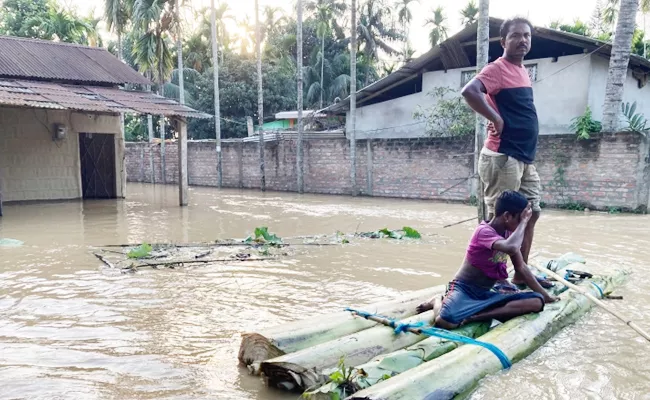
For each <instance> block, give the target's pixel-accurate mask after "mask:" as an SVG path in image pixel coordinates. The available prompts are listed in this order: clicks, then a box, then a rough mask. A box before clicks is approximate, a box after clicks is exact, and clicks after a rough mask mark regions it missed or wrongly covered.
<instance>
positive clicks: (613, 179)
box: [126, 133, 650, 210]
mask: <svg viewBox="0 0 650 400" xmlns="http://www.w3.org/2000/svg"><path fill="white" fill-rule="evenodd" d="M304 143H305V147H304V161H305V164H304V165H305V177H304V179H305V192H307V193H323V194H339V195H341V194H343V195H345V194H351V185H350V179H349V176H350V162H349V153H350V152H349V141H347V140H346V139H343V138H341V139H309V140H306V141H305V142H304ZM257 146H258V143H257V142H245V143H244V142H224V143H223V144H222V151H223V185H224V187H227V188H247V189H255V188H259V187H260V175H261V174H260V169H259V153H258V147H257ZM265 146H266V147H265V155H266V185H267V189H268V190H275V191H296V190H297V178H296V142H295V141H294V140H280V141H271V142H266V143H265ZM160 147H161V146H160V144H153V145H150V144H148V143H142V142H140V143H127V145H126V164H127V177H128V180H129V182H151V175H152V174H151V166H150V165H151V156H152V155H153V165H154V170H155V174H154V175H155V182H156V183H162V180H161V178H162V175H161V151H160V150H161V149H160ZM472 151H473V143H472V141H471V140H468V139H446V138H445V139H442V138H420V139H381V140H379V139H378V140H372V141H370V153H371V154H370V157H368V143H367V141H366V140H359V141H358V142H357V186H358V188H359V190H360V194H362V195H370V196H378V197H395V198H414V199H431V200H442V201H468V200H470V198H471V196H472V186H473V185H472V179H471V176H472V175H473V170H474V160H473V155H472V154H471V153H472ZM648 154H649V151H648V141H647V140H645V139H644V138H643V136H641V135H638V134H634V133H618V134H602V135H596V136H594V137H593V138H592V139H589V140H580V141H578V140H576V139H575V137H574V136H573V135H544V136H540V141H539V147H538V153H537V161H536V167H537V169H538V171H539V174H540V177H541V179H542V201H543V202H544V203H546V204H547V205H549V206H566V205H568V204H582V205H585V206H588V207H590V208H593V209H607V208H608V207H618V208H621V209H624V210H637V209H638V210H645V208H646V207H647V204H648V191H649V189H648V188H649V186H650V167H649V165H648ZM165 159H166V162H165V170H166V171H165V172H166V173H165V177H166V180H165V182H166V183H175V182H176V179H177V176H178V158H177V152H176V145H175V144H174V143H168V144H167V145H166V148H165ZM368 163H370V168H368ZM188 174H189V183H190V185H197V186H216V185H217V168H216V150H215V144H214V142H205V141H203V142H189V143H188ZM368 175H370V185H368V179H367V178H368ZM468 178H469V179H468Z"/></svg>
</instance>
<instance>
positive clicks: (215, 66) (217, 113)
mask: <svg viewBox="0 0 650 400" xmlns="http://www.w3.org/2000/svg"><path fill="white" fill-rule="evenodd" d="M222 7H223V5H220V8H222ZM226 7H227V6H226ZM226 10H227V8H226V9H223V10H222V12H221V15H220V16H221V19H222V20H223V18H224V14H225V11H226ZM210 16H211V18H210V26H211V28H212V29H211V34H210V42H211V43H212V77H213V81H214V133H215V137H216V139H217V183H218V186H219V188H220V189H221V187H222V186H223V171H222V168H223V164H222V154H221V104H220V99H219V60H218V58H219V29H218V28H219V25H218V24H217V9H216V8H215V6H214V0H210ZM222 23H223V22H222ZM222 28H223V27H222ZM222 32H225V29H223V30H222Z"/></svg>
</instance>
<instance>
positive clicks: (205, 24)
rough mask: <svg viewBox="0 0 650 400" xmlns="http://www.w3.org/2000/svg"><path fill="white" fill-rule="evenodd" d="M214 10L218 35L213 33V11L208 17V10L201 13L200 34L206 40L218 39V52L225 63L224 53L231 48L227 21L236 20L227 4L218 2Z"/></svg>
mask: <svg viewBox="0 0 650 400" xmlns="http://www.w3.org/2000/svg"><path fill="white" fill-rule="evenodd" d="M213 10H214V14H215V16H214V19H215V23H216V34H215V33H212V11H210V14H209V15H210V16H209V17H208V10H206V9H203V10H201V11H199V14H200V15H201V17H200V18H201V22H200V23H199V32H200V33H201V35H202V36H203V37H205V38H206V39H210V37H216V38H217V51H219V52H220V61H221V62H222V63H223V55H224V52H226V51H227V50H228V49H229V48H230V35H229V34H228V29H227V28H226V21H234V19H235V18H234V17H233V16H232V15H231V14H230V7H228V4H227V3H221V2H217V3H216V6H215V8H214V9H213ZM210 42H212V40H210Z"/></svg>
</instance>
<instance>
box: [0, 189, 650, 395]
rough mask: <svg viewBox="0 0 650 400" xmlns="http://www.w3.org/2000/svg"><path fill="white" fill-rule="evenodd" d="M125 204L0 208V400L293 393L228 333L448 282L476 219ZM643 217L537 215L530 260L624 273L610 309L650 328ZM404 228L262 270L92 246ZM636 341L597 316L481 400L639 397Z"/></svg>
mask: <svg viewBox="0 0 650 400" xmlns="http://www.w3.org/2000/svg"><path fill="white" fill-rule="evenodd" d="M128 196H129V197H128V199H127V200H119V201H95V202H62V203H52V204H30V205H8V206H6V208H5V211H6V213H5V214H6V216H5V217H3V218H1V219H0V237H9V238H14V239H19V240H22V241H24V242H25V246H23V247H21V248H0V348H1V349H2V350H1V351H0V387H2V390H0V398H2V399H4V398H7V399H9V398H25V399H40V398H42V399H52V398H56V397H57V396H59V397H60V398H66V399H76V398H79V399H103V398H115V399H127V398H139V399H159V398H174V399H203V398H215V399H265V400H270V399H295V398H296V397H297V396H295V395H286V394H283V393H279V392H276V391H271V390H268V389H266V388H264V387H263V386H262V384H261V382H260V381H259V380H258V379H257V378H252V377H249V376H248V375H247V374H246V372H245V371H244V370H242V369H240V368H239V367H238V365H237V363H236V352H237V348H238V345H239V332H241V331H246V330H254V329H255V328H256V327H259V326H265V325H276V324H281V323H283V322H287V321H293V320H296V319H301V318H305V317H308V316H311V315H314V314H316V313H326V312H329V311H331V310H333V309H340V308H342V307H345V306H347V305H348V304H350V303H352V302H361V301H363V302H368V301H376V300H380V299H382V298H384V297H385V296H393V295H396V294H398V293H400V292H402V291H404V290H412V289H420V288H422V287H426V286H433V285H436V284H440V283H444V282H445V281H446V280H448V279H449V278H450V276H451V275H452V274H453V273H454V271H455V270H456V268H457V266H458V265H459V263H460V261H461V258H462V255H463V252H464V248H465V245H466V243H467V240H468V238H469V235H470V233H471V229H472V226H471V225H470V224H466V225H459V226H455V227H452V228H449V229H442V226H444V225H446V224H448V223H453V222H456V221H460V220H462V219H466V218H468V217H471V216H472V215H473V214H474V210H473V209H472V208H470V207H465V206H461V205H448V204H437V203H432V202H421V201H405V200H393V199H369V198H347V197H333V196H298V195H294V194H279V193H265V194H262V193H257V192H254V191H237V190H223V191H219V190H216V189H207V188H192V189H191V191H190V196H191V197H190V206H189V207H188V208H179V207H177V205H176V204H177V201H178V196H177V192H176V190H175V188H174V187H172V186H169V187H162V186H156V187H152V186H148V185H129V187H128ZM648 222H650V218H648V217H646V216H625V215H619V216H608V215H603V214H596V213H592V214H589V215H585V214H571V213H555V212H553V213H545V215H544V218H543V219H542V220H541V221H540V224H539V230H538V236H537V237H538V239H537V241H536V251H539V252H540V253H542V254H551V255H552V254H558V253H562V252H566V251H575V252H579V253H581V254H583V255H584V256H585V257H587V259H588V260H589V261H590V263H592V265H593V266H592V267H591V268H596V269H598V268H608V267H612V266H625V267H628V268H631V269H633V270H634V272H635V275H634V279H633V280H632V281H631V282H630V283H629V284H628V285H627V286H626V288H625V291H624V292H623V294H624V296H625V301H623V302H613V303H611V304H612V306H613V307H616V308H617V309H620V310H622V311H624V312H625V313H626V314H627V315H629V316H630V317H631V318H633V319H635V320H638V321H639V323H640V325H641V326H643V327H644V328H645V329H650V323H649V322H648V320H647V319H648V315H650V301H649V300H650V295H648V293H649V292H650V290H649V289H650V284H648V282H647V280H644V279H643V278H644V277H645V276H647V275H648V272H650V269H649V268H648V266H647V261H648V260H650V249H649V248H648V246H647V226H648ZM259 225H266V226H269V227H271V229H272V231H274V232H277V233H278V234H279V235H280V236H295V235H305V234H321V233H323V234H330V233H334V232H335V231H337V230H341V231H345V232H355V231H364V230H376V229H380V228H384V227H389V228H401V227H402V226H404V225H409V226H413V227H416V228H417V229H418V230H420V231H421V232H422V233H424V239H423V240H422V241H421V242H419V243H414V242H411V243H406V242H402V243H400V242H390V241H370V240H368V241H361V242H355V243H353V244H352V245H349V246H345V247H338V246H333V247H322V248H317V247H310V248H305V249H299V250H297V252H296V254H295V255H294V256H292V257H289V258H288V259H285V260H281V261H274V262H268V261H264V262H260V263H257V264H251V263H246V264H245V265H244V264H242V263H239V264H231V265H214V266H197V267H191V268H183V269H176V270H156V271H154V270H143V271H141V272H139V273H138V274H135V275H121V274H118V273H116V272H115V271H111V270H107V269H104V268H102V267H101V264H100V263H99V262H98V261H97V260H96V259H95V258H94V256H93V255H92V254H91V252H90V248H89V246H96V245H103V244H116V243H138V242H142V241H152V242H197V241H208V240H215V239H218V238H233V237H239V238H243V237H245V236H246V235H247V234H249V233H250V232H251V231H252V230H253V229H254V227H255V226H259ZM644 354H647V345H646V344H645V343H643V342H641V341H640V340H638V339H637V338H636V337H635V335H634V333H633V332H631V331H630V330H629V329H626V328H625V326H621V324H620V323H619V322H617V321H616V320H614V319H613V318H612V317H610V316H609V315H607V314H604V313H602V312H598V311H596V312H593V313H591V314H589V316H588V317H587V318H584V319H582V320H581V321H579V322H578V323H577V324H576V325H574V326H572V327H570V328H568V329H566V330H564V331H562V332H561V333H560V334H559V335H558V336H557V337H555V338H554V339H552V340H551V341H550V342H549V343H548V344H547V345H546V346H544V347H543V348H542V349H540V351H537V352H535V353H534V354H533V355H531V356H530V357H529V358H527V359H526V360H524V361H523V362H521V363H519V364H517V365H516V366H515V368H513V369H512V370H511V371H509V372H506V373H502V374H499V375H496V376H493V377H490V378H487V379H486V380H484V382H483V383H482V384H481V385H480V387H479V388H478V390H477V391H476V392H475V394H474V395H473V396H472V397H473V398H475V399H492V398H512V399H515V398H520V396H521V392H520V391H519V390H520V389H521V388H522V386H523V385H524V383H525V387H526V390H527V391H528V390H529V391H530V393H531V394H532V398H567V399H568V398H577V399H580V398H602V399H610V398H618V399H626V398H630V399H632V398H635V399H641V398H644V396H646V394H647V393H650V385H649V384H648V382H649V381H650V379H649V378H650V367H649V366H648V365H647V363H645V357H644Z"/></svg>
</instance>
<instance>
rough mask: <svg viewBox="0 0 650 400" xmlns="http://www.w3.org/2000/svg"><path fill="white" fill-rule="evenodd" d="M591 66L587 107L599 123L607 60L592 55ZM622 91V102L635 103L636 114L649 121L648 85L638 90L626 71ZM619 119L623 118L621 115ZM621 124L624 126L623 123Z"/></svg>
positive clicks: (649, 86)
mask: <svg viewBox="0 0 650 400" xmlns="http://www.w3.org/2000/svg"><path fill="white" fill-rule="evenodd" d="M591 65H592V67H591V81H592V83H591V84H590V86H589V107H590V108H591V110H592V112H593V118H594V119H595V120H597V121H600V120H602V118H603V102H604V101H605V88H606V86H607V72H608V69H609V59H607V58H604V57H600V56H596V55H594V56H592V62H591ZM624 90H625V92H624V94H623V102H630V103H633V102H635V101H636V102H637V111H636V112H637V113H641V114H643V115H644V116H645V118H647V119H649V120H650V84H647V85H646V86H645V87H643V88H641V89H639V86H638V81H637V80H636V79H634V77H633V76H632V71H631V70H628V72H627V79H626V80H625V88H624ZM583 111H584V110H583ZM621 117H622V118H623V116H622V115H621ZM622 123H623V124H625V122H623V121H622Z"/></svg>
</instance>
